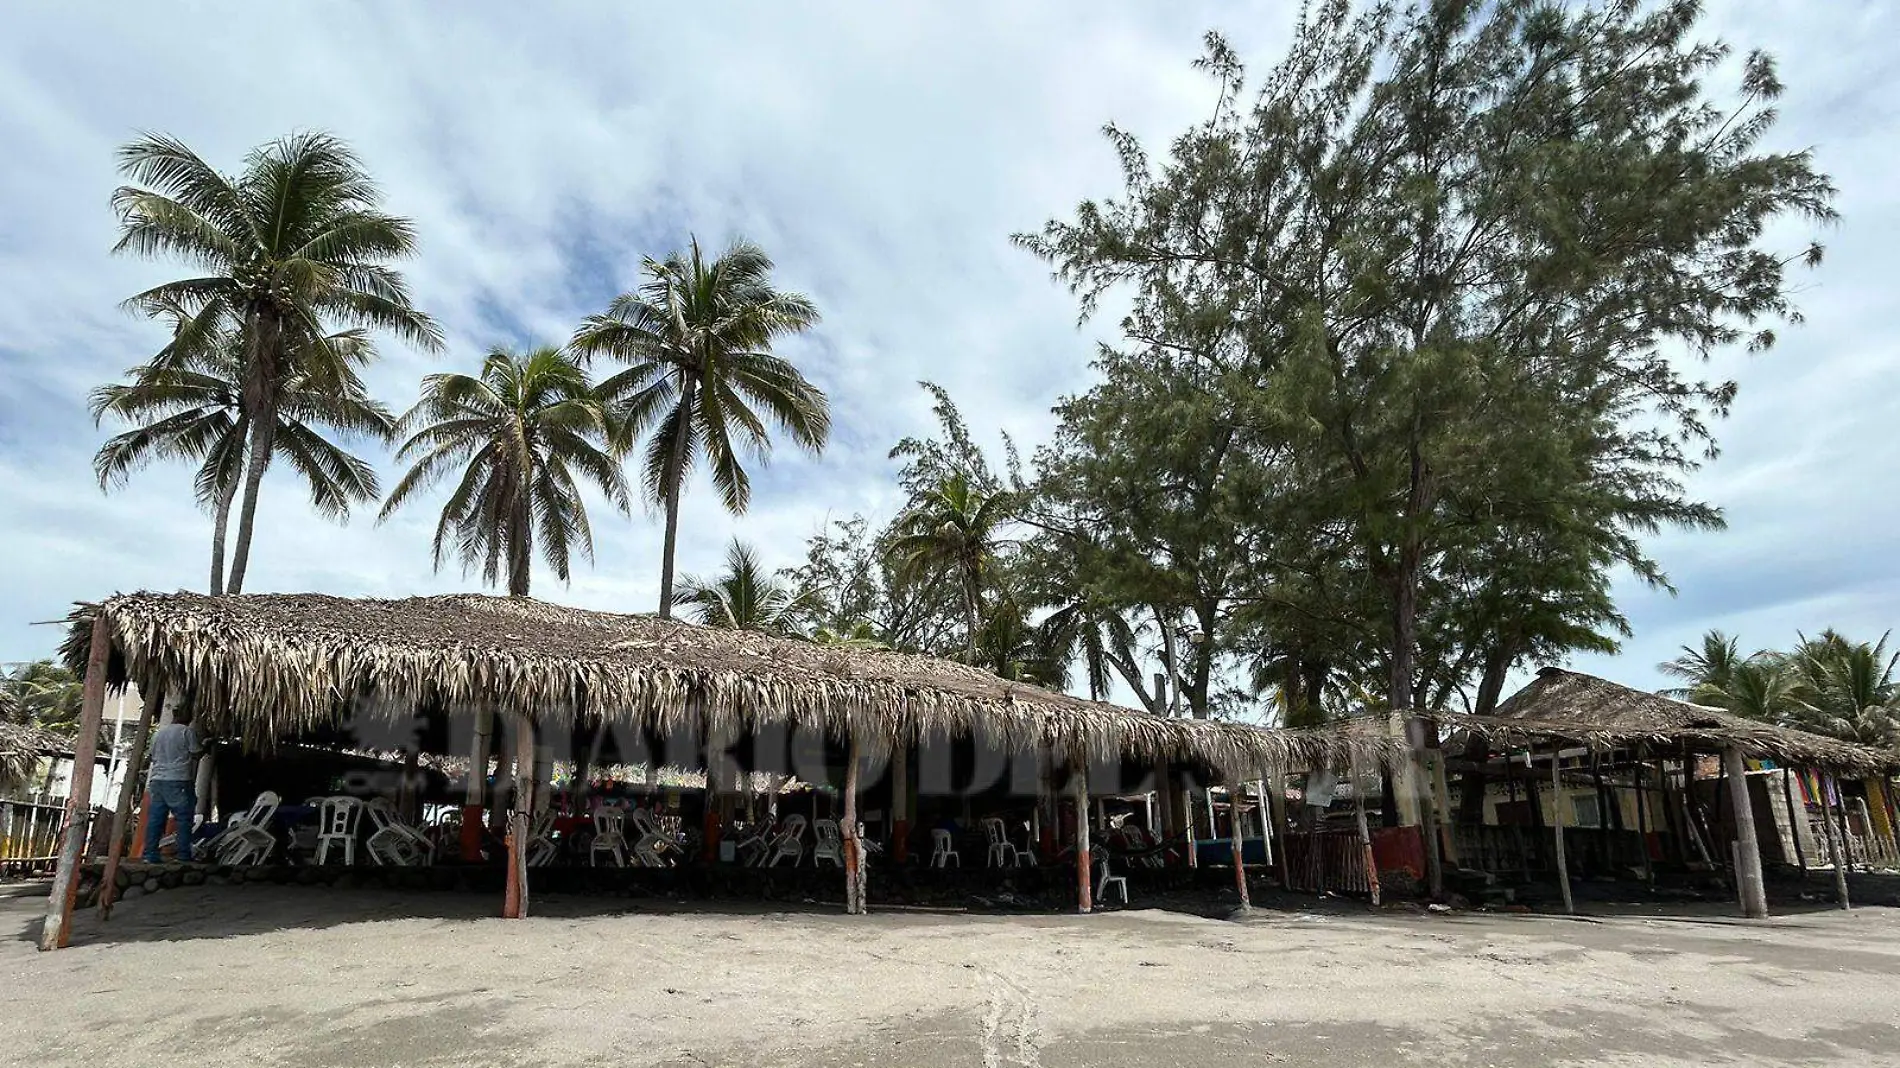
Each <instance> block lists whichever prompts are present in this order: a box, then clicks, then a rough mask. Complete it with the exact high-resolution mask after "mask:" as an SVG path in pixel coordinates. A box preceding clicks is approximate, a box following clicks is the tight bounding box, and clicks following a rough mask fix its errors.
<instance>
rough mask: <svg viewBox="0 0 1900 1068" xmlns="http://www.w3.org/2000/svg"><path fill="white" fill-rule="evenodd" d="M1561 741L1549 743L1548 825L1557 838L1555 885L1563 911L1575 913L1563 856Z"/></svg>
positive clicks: (1567, 866) (1573, 899)
mask: <svg viewBox="0 0 1900 1068" xmlns="http://www.w3.org/2000/svg"><path fill="white" fill-rule="evenodd" d="M1563 766H1564V755H1563V742H1562V741H1561V740H1559V741H1554V742H1552V743H1551V745H1550V794H1551V796H1550V826H1551V833H1552V834H1554V835H1555V836H1556V839H1557V886H1558V889H1560V890H1562V891H1563V895H1564V912H1566V913H1569V914H1571V915H1575V914H1576V911H1577V902H1576V899H1575V898H1573V897H1572V896H1571V894H1570V862H1569V861H1568V860H1566V859H1565V858H1564V781H1563Z"/></svg>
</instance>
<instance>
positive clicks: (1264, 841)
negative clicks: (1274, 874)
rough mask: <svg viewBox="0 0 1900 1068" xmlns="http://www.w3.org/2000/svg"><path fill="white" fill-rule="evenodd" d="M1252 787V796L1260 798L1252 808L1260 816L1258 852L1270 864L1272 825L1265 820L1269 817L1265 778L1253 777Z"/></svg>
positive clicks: (1271, 858)
mask: <svg viewBox="0 0 1900 1068" xmlns="http://www.w3.org/2000/svg"><path fill="white" fill-rule="evenodd" d="M1254 770H1255V771H1258V770H1259V769H1258V768H1256V769H1254ZM1253 788H1254V796H1256V797H1258V798H1259V799H1260V803H1259V805H1258V807H1256V808H1255V809H1254V814H1255V815H1257V816H1259V817H1260V852H1261V855H1262V858H1263V859H1264V860H1265V861H1266V862H1267V863H1268V864H1272V863H1273V827H1272V825H1271V824H1269V823H1268V822H1267V820H1268V819H1269V817H1270V813H1269V811H1268V809H1267V780H1265V779H1255V780H1254V781H1253Z"/></svg>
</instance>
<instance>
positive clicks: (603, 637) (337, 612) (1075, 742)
mask: <svg viewBox="0 0 1900 1068" xmlns="http://www.w3.org/2000/svg"><path fill="white" fill-rule="evenodd" d="M101 612H102V613H103V614H104V616H105V619H106V622H107V624H108V627H109V631H110V634H111V639H112V646H113V657H112V662H111V668H110V681H112V682H114V683H123V682H124V681H125V680H126V679H128V678H129V679H133V680H139V681H143V680H146V679H148V678H150V677H151V676H152V675H153V673H154V672H157V673H159V674H162V676H163V677H164V678H165V679H166V680H167V681H168V682H173V683H181V684H184V685H186V686H188V687H190V688H191V689H192V690H193V692H194V693H195V694H196V700H195V704H196V705H197V707H198V709H199V714H200V716H201V720H200V722H201V724H202V725H203V726H204V727H205V728H206V729H208V730H212V731H218V732H223V733H228V734H232V735H235V736H238V737H241V738H243V739H244V740H245V741H246V742H249V743H253V744H266V743H270V742H274V741H276V740H278V739H287V738H292V737H295V736H297V735H299V734H301V733H303V732H304V731H306V730H309V729H312V728H316V727H321V726H325V725H332V724H336V723H339V722H341V721H342V719H343V717H344V715H345V713H346V711H356V712H358V713H360V712H362V711H364V710H370V711H379V712H381V713H382V714H384V715H387V716H392V717H394V716H399V715H402V714H406V713H407V712H409V711H411V710H414V709H417V708H451V709H452V708H457V707H488V708H493V709H496V710H499V711H504V712H508V713H519V714H523V715H526V716H528V717H529V718H530V719H532V720H534V721H535V722H536V723H541V724H554V725H564V724H572V723H574V722H576V721H577V720H585V721H587V722H593V721H595V720H599V721H603V722H609V723H616V722H617V723H626V724H631V725H634V726H637V727H639V728H641V729H644V730H648V731H651V732H654V733H656V734H670V733H674V732H677V731H683V730H684V731H697V732H701V733H705V734H708V735H716V736H724V737H736V736H739V735H742V734H745V733H747V732H756V731H757V730H759V729H761V728H765V727H776V726H787V727H792V728H807V729H818V730H823V731H825V732H826V733H827V734H828V735H829V736H832V737H837V738H844V737H855V738H858V739H860V740H862V741H865V742H868V743H871V744H873V745H888V744H916V743H925V742H928V741H930V740H932V739H933V738H935V739H948V738H954V737H966V736H973V735H976V734H979V733H981V734H985V735H987V736H988V737H991V738H994V739H996V740H997V741H998V742H1000V743H1001V744H1005V745H1010V746H1012V747H1017V748H1022V749H1040V748H1049V749H1054V750H1057V751H1060V752H1064V753H1072V754H1078V755H1086V756H1088V757H1091V758H1113V757H1120V758H1123V759H1133V760H1154V761H1163V760H1166V761H1178V762H1195V763H1199V764H1202V765H1205V766H1207V767H1210V768H1215V769H1220V770H1223V771H1229V772H1237V773H1244V774H1248V775H1252V774H1254V773H1256V772H1257V771H1258V769H1261V768H1265V767H1268V766H1279V767H1286V768H1294V767H1305V766H1313V765H1321V766H1324V765H1327V764H1332V763H1343V762H1345V761H1347V760H1350V759H1352V758H1354V757H1355V756H1356V757H1357V758H1359V759H1364V760H1371V761H1375V762H1379V763H1391V762H1393V761H1395V760H1397V759H1398V758H1399V757H1400V756H1401V754H1402V747H1401V745H1400V744H1399V743H1397V742H1395V741H1394V740H1393V739H1391V738H1389V737H1387V736H1385V735H1384V734H1383V733H1381V732H1379V731H1376V730H1372V729H1359V728H1356V727H1354V728H1346V729H1339V730H1325V729H1321V730H1313V731H1280V730H1269V729H1265V728H1260V727H1254V726H1250V725H1246V724H1238V723H1223V722H1214V721H1207V720H1193V719H1174V718H1162V717H1158V716H1154V715H1150V714H1148V713H1146V712H1138V711H1135V710H1132V709H1127V708H1122V707H1119V706H1116V705H1111V704H1106V703H1103V702H1098V701H1089V700H1084V699H1082V698H1079V697H1074V696H1071V695H1069V694H1064V693H1057V692H1055V691H1052V690H1046V689H1042V688H1040V687H1037V686H1032V685H1028V684H1025V683H1021V682H1014V681H1010V680H1006V679H1003V678H1000V677H998V676H996V675H994V674H991V673H990V672H987V671H983V670H981V669H979V668H975V667H971V666H969V665H967V664H960V663H956V662H953V661H948V660H941V659H937V658H934V657H927V656H918V655H913V654H907V653H899V652H893V651H889V650H881V649H861V648H852V647H840V646H830V645H822V644H818V643H814V642H810V641H805V640H801V639H796V638H782V637H775V636H772V635H767V634H761V633H758V632H753V631H739V630H726V629H719V628H713V627H705V626H699V625H696V624H691V623H686V622H681V621H677V620H663V619H659V618H657V617H654V616H646V615H625V614H617V613H611V612H596V611H588V610H584V609H579V608H568V607H563V606H560V605H554V604H549V603H547V602H544V601H537V600H532V599H528V598H511V597H491V596H480V595H472V594H458V595H449V596H436V597H410V598H404V599H400V600H379V599H369V598H344V597H331V596H325V595H320V594H243V595H232V596H221V597H211V596H207V595H204V594H196V593H183V592H181V593H165V594H161V593H149V592H139V593H127V594H120V595H117V596H114V597H111V598H109V599H107V600H106V601H104V602H102V603H100V604H97V605H81V606H79V608H78V609H77V610H76V611H75V612H74V614H73V617H72V623H73V629H72V631H71V633H70V634H69V636H68V639H67V644H66V656H67V660H68V662H70V663H74V664H75V667H76V668H79V667H83V665H84V663H85V659H86V655H87V654H86V649H87V642H88V641H89V636H90V628H91V624H92V621H93V619H94V617H95V614H96V613H101Z"/></svg>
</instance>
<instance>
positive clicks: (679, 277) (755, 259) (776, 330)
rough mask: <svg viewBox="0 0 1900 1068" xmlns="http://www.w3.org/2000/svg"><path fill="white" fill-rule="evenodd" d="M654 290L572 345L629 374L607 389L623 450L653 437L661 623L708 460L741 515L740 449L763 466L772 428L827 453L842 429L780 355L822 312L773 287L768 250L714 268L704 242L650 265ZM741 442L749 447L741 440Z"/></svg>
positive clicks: (741, 247) (731, 253) (734, 253)
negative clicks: (689, 496)
mask: <svg viewBox="0 0 1900 1068" xmlns="http://www.w3.org/2000/svg"><path fill="white" fill-rule="evenodd" d="M644 271H645V274H646V281H645V282H644V283H642V284H641V285H640V287H639V288H638V289H636V290H634V291H632V292H630V293H623V294H621V295H620V296H618V297H615V298H614V300H613V303H612V304H611V305H609V306H608V308H607V311H606V312H605V313H603V314H600V315H593V316H589V317H588V318H587V320H586V321H584V322H583V323H582V324H581V326H580V329H579V330H577V331H575V334H574V338H573V340H572V342H571V343H570V347H571V348H572V349H573V351H574V352H576V353H578V354H580V355H581V356H582V357H583V358H592V357H594V356H600V355H605V356H610V357H612V358H614V359H616V360H619V361H621V362H623V363H625V364H627V368H626V369H625V370H623V371H620V372H619V373H617V374H615V375H613V376H612V377H610V378H608V379H606V380H605V381H603V382H602V383H601V384H600V394H601V396H602V398H603V399H604V400H605V401H606V402H607V405H608V412H609V415H610V418H611V419H612V423H613V426H614V428H615V430H614V434H615V442H616V447H617V448H618V449H619V450H621V451H623V452H628V451H631V450H632V448H633V445H634V443H635V441H636V440H637V439H638V438H639V437H640V436H641V435H643V434H646V433H647V432H648V431H649V430H651V431H652V436H651V437H650V438H648V439H647V443H646V459H645V463H644V465H643V470H642V474H641V484H642V486H643V487H644V489H645V492H646V494H647V496H648V498H649V499H650V500H652V501H653V502H654V503H656V504H658V505H660V506H661V507H663V508H664V509H665V511H666V534H665V542H664V544H663V547H662V548H661V555H660V615H661V616H662V617H665V616H669V615H671V614H672V610H673V605H674V603H675V599H674V596H673V558H674V550H675V548H676V547H677V545H678V542H679V504H680V495H681V493H682V492H683V491H684V489H685V485H686V481H687V479H688V478H689V477H690V476H691V475H692V473H693V471H694V470H696V469H697V467H698V465H699V464H700V463H701V462H702V461H704V462H705V464H706V465H707V467H708V468H710V470H711V472H712V479H713V485H714V486H715V487H716V488H717V489H718V490H719V496H720V500H721V502H722V503H723V504H724V505H725V506H726V509H727V510H728V511H730V512H732V513H734V514H738V513H741V512H744V511H745V509H746V505H747V503H748V502H749V501H750V499H751V495H752V487H751V478H750V477H749V476H748V475H747V474H746V471H745V468H744V467H743V466H742V465H741V463H740V455H739V454H740V452H741V450H742V449H743V450H744V451H747V452H749V453H750V454H751V455H753V456H755V457H758V458H761V459H763V458H764V457H766V456H767V455H768V454H769V453H770V452H771V449H772V436H771V433H770V431H769V429H768V427H767V423H768V421H769V422H772V423H776V424H777V425H778V427H779V429H780V430H782V431H784V432H785V433H786V434H788V435H790V437H791V439H792V440H793V441H794V442H796V443H797V444H799V445H801V446H803V447H805V448H807V449H809V450H811V451H812V452H818V451H820V450H822V449H823V448H824V445H825V439H826V437H827V436H828V435H829V434H830V431H831V414H830V406H829V403H828V402H827V400H826V399H825V394H824V392H823V391H822V390H820V389H819V388H818V387H817V386H814V385H812V384H811V383H810V382H808V381H806V380H805V377H804V376H803V375H801V374H800V373H799V371H798V369H797V368H796V367H794V366H792V365H791V364H790V363H788V362H786V361H785V360H782V359H780V358H778V357H777V356H774V355H772V351H771V349H772V343H773V342H774V341H775V340H777V339H779V338H782V337H784V336H786V335H789V334H796V333H799V332H801V331H804V330H807V329H809V328H810V327H811V326H812V325H813V324H815V323H816V322H817V321H818V311H817V309H816V308H814V307H813V306H812V303H811V301H810V300H808V299H807V298H805V297H803V296H800V295H799V294H796V293H786V292H781V291H780V290H778V289H776V288H774V287H773V285H772V281H771V271H772V261H771V259H770V258H768V257H767V256H766V254H765V253H764V252H763V251H762V250H760V249H759V247H758V246H756V245H752V244H749V243H747V242H744V241H740V242H736V243H734V244H733V245H732V246H731V247H730V248H728V249H727V250H726V251H725V252H724V253H723V254H721V255H720V256H719V257H718V258H717V259H714V260H707V259H706V258H705V256H704V254H703V253H702V252H701V250H700V247H699V241H698V240H697V239H695V240H694V241H693V242H692V244H691V246H690V247H689V248H688V250H687V251H686V252H684V253H674V254H673V255H672V256H669V257H667V258H666V259H665V260H664V261H662V260H654V259H648V260H647V261H646V263H645V266H644ZM735 438H737V439H738V440H737V441H736V442H735V440H734V439H735Z"/></svg>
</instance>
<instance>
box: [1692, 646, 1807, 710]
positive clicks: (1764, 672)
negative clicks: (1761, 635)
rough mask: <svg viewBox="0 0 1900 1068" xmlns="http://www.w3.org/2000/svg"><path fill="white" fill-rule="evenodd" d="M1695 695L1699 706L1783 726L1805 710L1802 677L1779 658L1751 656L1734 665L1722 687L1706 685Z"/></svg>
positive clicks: (1698, 689)
mask: <svg viewBox="0 0 1900 1068" xmlns="http://www.w3.org/2000/svg"><path fill="white" fill-rule="evenodd" d="M1694 696H1695V700H1696V702H1697V703H1698V704H1704V705H1710V706H1712V707H1715V708H1721V709H1725V710H1727V711H1729V712H1732V713H1734V714H1735V715H1738V716H1745V717H1747V718H1749V719H1758V720H1761V721H1763V722H1765V723H1777V724H1784V725H1785V724H1787V723H1788V721H1789V720H1790V719H1792V718H1794V717H1796V716H1797V715H1799V713H1800V712H1801V711H1802V710H1803V708H1804V707H1805V706H1804V704H1803V701H1802V697H1803V693H1802V686H1801V678H1800V676H1799V675H1798V674H1797V673H1796V672H1795V671H1794V670H1792V669H1791V668H1790V666H1789V665H1788V664H1787V662H1786V661H1784V660H1782V659H1781V658H1780V657H1776V656H1752V657H1749V658H1748V659H1747V660H1744V661H1742V662H1741V663H1739V664H1736V665H1735V666H1734V668H1733V669H1732V670H1731V671H1730V672H1729V676H1728V682H1727V684H1726V685H1725V686H1724V687H1723V688H1721V689H1720V690H1717V689H1715V688H1714V687H1713V686H1712V685H1709V684H1704V685H1703V686H1701V687H1698V688H1697V689H1696V691H1695V695H1694Z"/></svg>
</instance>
